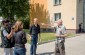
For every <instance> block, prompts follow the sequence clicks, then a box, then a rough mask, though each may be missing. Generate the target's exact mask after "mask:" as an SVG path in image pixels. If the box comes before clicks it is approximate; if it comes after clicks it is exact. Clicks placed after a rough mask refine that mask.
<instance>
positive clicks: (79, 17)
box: [76, 0, 84, 29]
mask: <svg viewBox="0 0 85 55" xmlns="http://www.w3.org/2000/svg"><path fill="white" fill-rule="evenodd" d="M76 13H77V18H76V19H77V24H76V27H77V29H79V24H80V23H83V25H84V20H83V0H80V1H79V0H78V1H77V12H76ZM83 25H82V28H83Z"/></svg>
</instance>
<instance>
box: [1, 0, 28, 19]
mask: <svg viewBox="0 0 85 55" xmlns="http://www.w3.org/2000/svg"><path fill="white" fill-rule="evenodd" d="M15 15H16V17H17V18H21V17H22V18H23V17H24V18H26V16H28V15H29V0H0V16H2V17H4V18H10V19H11V20H14V16H15Z"/></svg>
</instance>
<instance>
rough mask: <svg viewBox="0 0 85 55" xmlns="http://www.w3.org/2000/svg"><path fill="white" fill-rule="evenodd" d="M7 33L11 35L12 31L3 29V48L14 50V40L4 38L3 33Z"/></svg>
mask: <svg viewBox="0 0 85 55" xmlns="http://www.w3.org/2000/svg"><path fill="white" fill-rule="evenodd" d="M4 30H5V31H7V33H8V34H9V33H10V31H9V29H7V28H2V29H1V40H2V44H1V47H3V48H12V47H13V43H12V38H11V39H8V38H7V37H6V36H4V34H3V31H4Z"/></svg>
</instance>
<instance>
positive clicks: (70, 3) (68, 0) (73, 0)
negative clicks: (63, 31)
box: [48, 0, 77, 29]
mask: <svg viewBox="0 0 85 55" xmlns="http://www.w3.org/2000/svg"><path fill="white" fill-rule="evenodd" d="M76 10H77V0H61V5H58V6H54V0H49V1H48V11H49V16H50V20H53V19H54V13H61V19H62V20H63V24H64V25H65V26H66V28H67V29H76V24H77V23H76V18H77V14H76V13H77V11H76ZM72 19H74V20H72Z"/></svg>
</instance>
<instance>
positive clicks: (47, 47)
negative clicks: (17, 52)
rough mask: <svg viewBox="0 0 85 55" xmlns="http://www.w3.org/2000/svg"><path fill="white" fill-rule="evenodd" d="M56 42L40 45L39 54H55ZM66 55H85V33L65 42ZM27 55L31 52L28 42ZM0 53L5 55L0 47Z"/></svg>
mask: <svg viewBox="0 0 85 55" xmlns="http://www.w3.org/2000/svg"><path fill="white" fill-rule="evenodd" d="M54 44H55V42H50V43H46V44H42V45H39V46H38V49H37V54H38V55H54V53H53V52H54V46H55V45H54ZM65 45H66V55H85V34H81V35H80V36H77V37H73V38H68V39H66V42H65ZM26 48H27V55H30V54H29V50H30V45H29V44H26ZM0 55H3V49H0Z"/></svg>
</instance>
